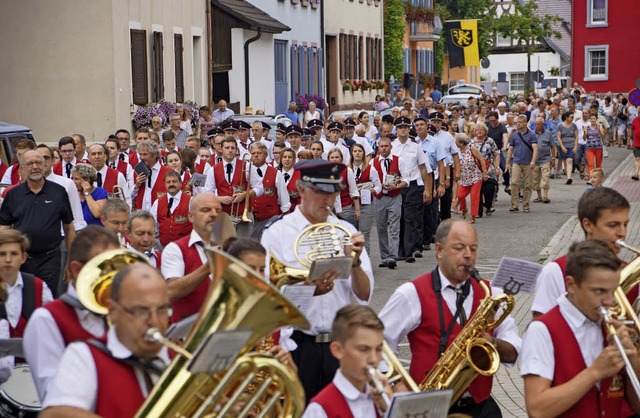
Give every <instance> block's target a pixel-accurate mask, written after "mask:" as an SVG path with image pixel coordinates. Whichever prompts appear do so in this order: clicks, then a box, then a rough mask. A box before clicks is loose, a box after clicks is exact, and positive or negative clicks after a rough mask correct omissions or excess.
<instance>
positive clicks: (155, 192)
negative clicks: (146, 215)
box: [133, 165, 171, 209]
mask: <svg viewBox="0 0 640 418" xmlns="http://www.w3.org/2000/svg"><path fill="white" fill-rule="evenodd" d="M169 171H171V169H170V168H169V167H165V166H163V165H160V173H158V178H156V182H155V183H154V184H153V187H152V188H151V204H152V205H153V203H154V202H155V201H156V199H157V198H158V197H162V196H164V195H165V194H167V186H166V185H165V184H164V176H165V175H166V174H167V173H168V172H169ZM136 177H138V175H137V174H136V173H134V175H133V181H134V183H135V181H136ZM146 188H147V183H146V182H144V183H143V184H142V186H140V188H139V189H138V195H137V196H136V202H135V205H134V206H135V209H142V199H143V198H144V191H145V189H146Z"/></svg>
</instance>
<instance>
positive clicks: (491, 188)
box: [478, 179, 498, 217]
mask: <svg viewBox="0 0 640 418" xmlns="http://www.w3.org/2000/svg"><path fill="white" fill-rule="evenodd" d="M497 190H498V181H497V180H495V179H489V180H487V181H483V182H482V189H481V190H480V202H479V205H480V207H479V208H478V216H480V217H482V212H483V210H484V209H491V208H492V207H493V198H494V197H495V195H496V191H497Z"/></svg>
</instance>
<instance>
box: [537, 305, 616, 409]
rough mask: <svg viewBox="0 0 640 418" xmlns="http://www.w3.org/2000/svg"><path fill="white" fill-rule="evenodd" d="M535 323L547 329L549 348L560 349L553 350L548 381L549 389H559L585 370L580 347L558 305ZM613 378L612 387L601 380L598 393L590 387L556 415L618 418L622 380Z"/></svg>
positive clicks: (605, 380) (607, 381)
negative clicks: (549, 339) (552, 362)
mask: <svg viewBox="0 0 640 418" xmlns="http://www.w3.org/2000/svg"><path fill="white" fill-rule="evenodd" d="M536 320H537V321H542V323H544V324H545V326H546V327H547V329H548V330H549V334H550V335H551V341H552V342H553V346H554V347H562V350H557V349H556V350H553V355H554V359H555V370H554V372H553V381H552V382H551V386H552V387H553V386H560V385H562V384H563V383H566V382H568V381H569V380H571V379H573V378H574V377H575V375H577V374H578V373H580V372H581V371H583V370H584V369H586V368H587V366H586V364H585V362H584V358H583V357H582V354H581V353H580V346H579V345H578V341H577V340H576V337H575V335H573V332H572V331H571V328H570V327H569V324H567V321H566V320H565V319H564V317H563V316H562V314H561V313H560V308H559V307H558V306H556V307H555V308H553V309H552V310H550V311H549V312H547V313H546V314H544V315H542V316H540V317H538V318H537V319H536ZM616 378H617V379H615V380H619V382H618V383H619V384H620V385H619V386H618V385H617V384H615V385H612V383H613V382H614V378H607V379H604V380H601V381H600V390H598V388H597V387H596V386H595V385H594V386H593V387H592V388H591V389H589V392H587V394H586V395H584V396H583V397H582V399H580V400H579V401H578V402H577V403H576V404H574V405H573V406H572V407H571V408H570V409H569V410H567V411H566V412H565V413H564V414H562V415H559V416H560V417H564V418H568V417H575V418H596V417H600V416H607V417H609V416H611V417H618V416H621V414H620V408H621V407H622V404H623V401H624V389H625V388H624V380H623V378H622V377H621V376H620V375H617V376H616Z"/></svg>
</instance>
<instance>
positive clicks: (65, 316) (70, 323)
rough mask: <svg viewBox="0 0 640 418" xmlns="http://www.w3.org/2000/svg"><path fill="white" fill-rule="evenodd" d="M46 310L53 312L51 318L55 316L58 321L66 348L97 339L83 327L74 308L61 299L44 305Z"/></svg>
mask: <svg viewBox="0 0 640 418" xmlns="http://www.w3.org/2000/svg"><path fill="white" fill-rule="evenodd" d="M44 308H45V309H46V310H48V311H49V312H51V316H53V319H54V320H55V321H56V325H57V326H58V330H60V334H62V339H63V340H64V345H65V346H67V345H69V344H71V343H72V342H74V341H79V340H87V339H90V338H95V337H94V336H93V335H92V334H91V333H90V332H89V331H87V330H86V329H84V328H83V327H82V324H80V320H79V319H78V315H76V311H75V309H73V306H71V305H67V304H66V303H65V302H64V301H62V300H61V299H56V300H54V301H52V302H49V303H47V304H46V305H44Z"/></svg>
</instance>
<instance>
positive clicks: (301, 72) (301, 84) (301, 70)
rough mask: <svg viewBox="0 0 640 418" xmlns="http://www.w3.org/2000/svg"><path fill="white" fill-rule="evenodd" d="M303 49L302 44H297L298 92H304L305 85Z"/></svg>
mask: <svg viewBox="0 0 640 418" xmlns="http://www.w3.org/2000/svg"><path fill="white" fill-rule="evenodd" d="M304 50H305V47H303V46H302V45H299V46H298V93H300V94H306V91H305V89H306V87H307V86H306V85H305V82H304Z"/></svg>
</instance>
